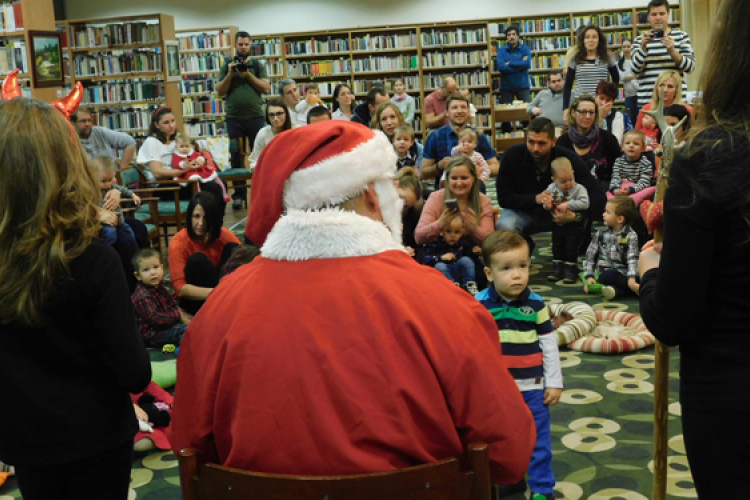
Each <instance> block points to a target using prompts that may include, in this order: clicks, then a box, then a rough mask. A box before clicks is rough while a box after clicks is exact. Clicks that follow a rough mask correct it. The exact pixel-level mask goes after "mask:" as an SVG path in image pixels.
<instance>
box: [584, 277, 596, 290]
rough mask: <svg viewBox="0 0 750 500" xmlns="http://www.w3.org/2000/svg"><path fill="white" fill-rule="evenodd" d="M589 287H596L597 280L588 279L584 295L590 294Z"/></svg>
mask: <svg viewBox="0 0 750 500" xmlns="http://www.w3.org/2000/svg"><path fill="white" fill-rule="evenodd" d="M589 285H596V280H595V279H594V278H586V284H585V285H583V292H584V293H589Z"/></svg>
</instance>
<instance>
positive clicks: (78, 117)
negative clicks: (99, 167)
mask: <svg viewBox="0 0 750 500" xmlns="http://www.w3.org/2000/svg"><path fill="white" fill-rule="evenodd" d="M70 121H72V122H73V123H74V124H75V126H76V131H77V132H78V138H79V139H81V145H82V146H83V149H85V150H86V152H87V153H88V155H89V158H91V159H92V160H95V159H97V158H101V157H102V156H106V157H107V158H109V159H110V160H112V161H117V163H118V165H119V167H120V170H122V169H124V168H126V167H128V166H129V165H130V161H131V160H132V159H133V156H135V139H133V137H131V136H130V135H129V134H126V133H125V132H117V131H115V130H110V129H108V128H105V127H99V126H94V118H93V116H92V114H91V112H90V111H88V110H85V109H81V108H78V109H77V110H76V111H75V112H74V113H73V114H72V115H71V116H70ZM115 151H122V157H121V158H120V160H115V158H116V156H115Z"/></svg>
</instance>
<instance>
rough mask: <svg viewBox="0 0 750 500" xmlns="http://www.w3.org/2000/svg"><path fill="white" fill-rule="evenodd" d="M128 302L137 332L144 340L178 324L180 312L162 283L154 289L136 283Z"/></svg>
mask: <svg viewBox="0 0 750 500" xmlns="http://www.w3.org/2000/svg"><path fill="white" fill-rule="evenodd" d="M130 300H131V301H132V302H133V309H135V321H136V323H137V324H138V331H139V332H140V334H141V335H143V338H144V340H148V339H150V338H151V337H153V335H154V334H155V333H157V332H161V331H164V330H166V329H168V328H170V327H172V326H174V325H176V324H177V323H179V322H180V310H179V309H178V308H177V304H175V302H174V299H173V298H172V295H171V294H170V293H169V292H168V291H167V288H166V287H165V286H164V282H162V283H159V285H158V286H156V287H152V286H146V285H144V284H143V283H138V286H136V287H135V292H133V295H131V296H130Z"/></svg>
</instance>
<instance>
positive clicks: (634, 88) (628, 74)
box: [617, 39, 640, 123]
mask: <svg viewBox="0 0 750 500" xmlns="http://www.w3.org/2000/svg"><path fill="white" fill-rule="evenodd" d="M632 52H633V42H632V41H630V40H628V39H625V40H623V41H622V52H620V60H619V61H618V62H617V69H618V70H619V72H620V81H621V82H623V83H622V86H623V90H624V91H625V108H626V109H627V110H628V113H629V115H628V116H630V122H631V123H635V121H636V119H637V118H638V111H639V109H638V89H639V88H640V85H639V83H638V76H637V75H636V74H635V73H633V61H632V59H631V54H632Z"/></svg>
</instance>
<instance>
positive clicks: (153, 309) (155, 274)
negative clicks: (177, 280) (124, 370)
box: [130, 248, 190, 347]
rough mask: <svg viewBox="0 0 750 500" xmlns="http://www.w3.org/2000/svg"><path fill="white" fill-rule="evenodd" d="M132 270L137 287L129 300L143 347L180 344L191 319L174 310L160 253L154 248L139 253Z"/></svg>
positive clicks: (134, 258) (175, 308)
mask: <svg viewBox="0 0 750 500" xmlns="http://www.w3.org/2000/svg"><path fill="white" fill-rule="evenodd" d="M133 269H135V270H136V271H135V277H136V279H137V280H138V285H137V286H136V288H135V292H133V295H132V296H131V297H130V298H131V300H132V302H133V309H134V310H135V320H136V324H137V325H138V331H139V332H140V334H141V335H142V336H143V341H144V343H145V344H146V347H162V346H163V345H164V344H174V345H180V342H182V337H183V335H185V330H186V329H187V326H188V325H189V324H190V318H189V316H188V315H187V314H186V313H184V312H183V311H182V310H180V308H178V307H177V304H175V302H174V298H172V294H171V293H169V291H168V290H167V288H166V286H164V282H163V278H164V265H163V264H162V261H161V254H160V253H159V252H158V251H156V250H154V249H153V248H144V249H142V250H139V251H138V253H137V254H135V256H134V257H133Z"/></svg>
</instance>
